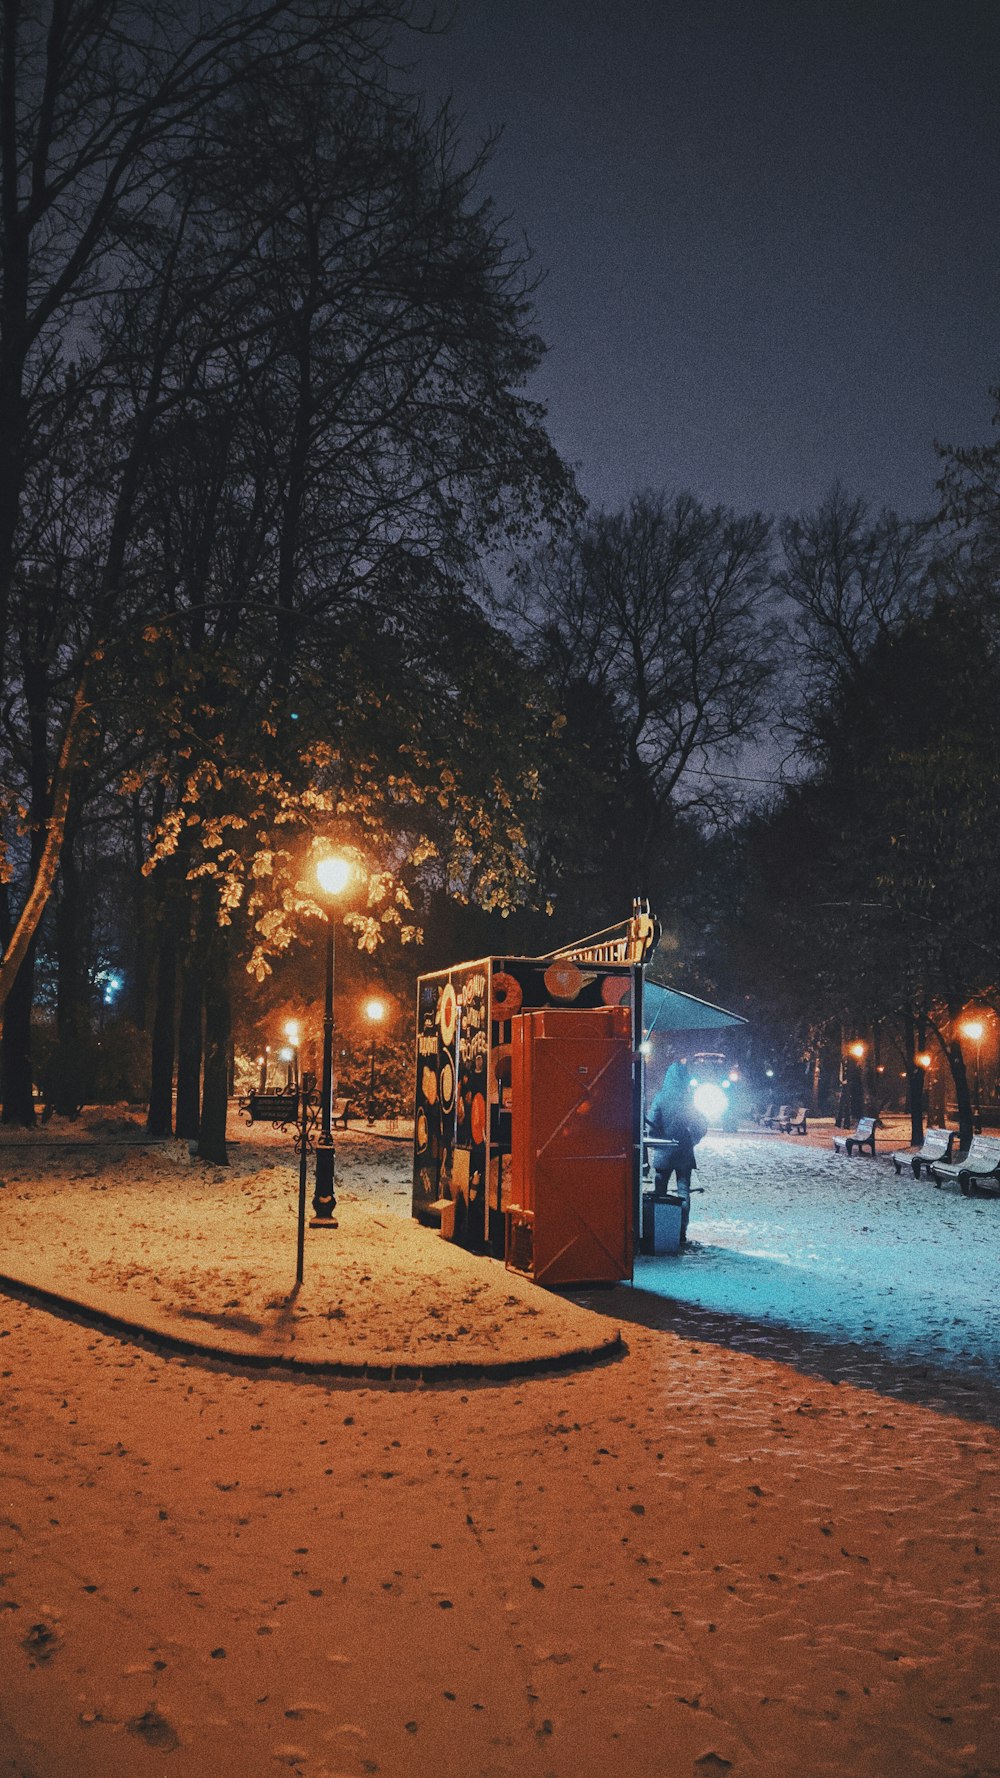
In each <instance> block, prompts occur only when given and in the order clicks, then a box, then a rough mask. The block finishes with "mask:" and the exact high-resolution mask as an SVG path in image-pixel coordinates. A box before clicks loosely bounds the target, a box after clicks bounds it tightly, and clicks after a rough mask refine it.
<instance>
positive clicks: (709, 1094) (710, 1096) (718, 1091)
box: [694, 1081, 729, 1123]
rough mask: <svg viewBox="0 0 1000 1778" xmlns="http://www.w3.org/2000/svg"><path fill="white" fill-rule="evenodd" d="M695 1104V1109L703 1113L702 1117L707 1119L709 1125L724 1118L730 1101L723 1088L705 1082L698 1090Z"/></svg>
mask: <svg viewBox="0 0 1000 1778" xmlns="http://www.w3.org/2000/svg"><path fill="white" fill-rule="evenodd" d="M694 1103H695V1109H696V1110H698V1111H700V1112H701V1115H702V1117H707V1118H708V1121H709V1123H714V1122H715V1120H716V1118H720V1117H721V1116H722V1114H723V1112H724V1111H725V1109H726V1107H727V1105H728V1104H729V1100H728V1098H727V1096H726V1094H725V1093H724V1092H723V1090H722V1088H721V1087H716V1086H713V1085H712V1083H711V1081H705V1083H704V1085H703V1086H700V1087H699V1088H698V1089H697V1091H696V1093H695V1095H694Z"/></svg>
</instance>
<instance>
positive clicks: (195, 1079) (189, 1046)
mask: <svg viewBox="0 0 1000 1778" xmlns="http://www.w3.org/2000/svg"><path fill="white" fill-rule="evenodd" d="M203 963H204V960H203V955H202V948H201V944H200V942H199V940H198V935H197V933H196V932H194V931H192V932H191V934H190V935H189V938H188V944H187V948H186V950H185V952H184V961H183V965H182V970H181V1006H180V1019H179V1022H178V1027H177V1109H176V1112H175V1114H174V1128H175V1130H176V1131H177V1134H178V1136H186V1137H188V1139H189V1140H193V1139H194V1138H195V1137H196V1136H197V1135H198V1129H199V1125H200V1123H201V1020H202V1011H203V1008H204V988H205V983H204V977H203Z"/></svg>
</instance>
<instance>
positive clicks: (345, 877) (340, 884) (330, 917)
mask: <svg viewBox="0 0 1000 1778" xmlns="http://www.w3.org/2000/svg"><path fill="white" fill-rule="evenodd" d="M316 880H317V882H318V883H319V886H320V888H321V890H322V891H323V894H324V896H326V898H327V906H326V987H325V994H324V1000H323V1084H322V1087H321V1089H320V1132H319V1136H318V1137H317V1139H316V1190H315V1193H314V1195H313V1215H312V1219H311V1221H310V1224H309V1227H310V1228H313V1229H335V1228H336V1226H337V1219H336V1217H335V1216H334V1214H333V1212H334V1211H335V1209H336V1208H337V1196H336V1192H335V1190H334V1181H335V1175H336V1164H337V1162H336V1154H335V1151H334V1143H333V1121H332V1112H333V957H334V928H335V925H336V908H335V905H334V902H335V898H336V897H337V896H338V895H340V894H342V893H343V891H344V890H345V889H346V888H347V885H348V883H349V882H350V880H351V866H350V864H349V863H348V861H347V859H346V858H337V857H335V856H333V855H328V856H327V857H325V858H321V859H320V860H319V862H318V863H317V865H316Z"/></svg>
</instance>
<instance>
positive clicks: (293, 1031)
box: [285, 1019, 299, 1050]
mask: <svg viewBox="0 0 1000 1778" xmlns="http://www.w3.org/2000/svg"><path fill="white" fill-rule="evenodd" d="M285 1036H286V1037H287V1038H288V1041H289V1043H290V1044H291V1046H292V1048H293V1050H297V1049H298V1047H299V1021H298V1019H289V1020H288V1022H287V1024H286V1025H285Z"/></svg>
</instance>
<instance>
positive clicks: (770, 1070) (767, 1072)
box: [764, 1068, 774, 1080]
mask: <svg viewBox="0 0 1000 1778" xmlns="http://www.w3.org/2000/svg"><path fill="white" fill-rule="evenodd" d="M764 1075H765V1078H766V1079H767V1080H773V1079H774V1069H773V1068H765V1070H764Z"/></svg>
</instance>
